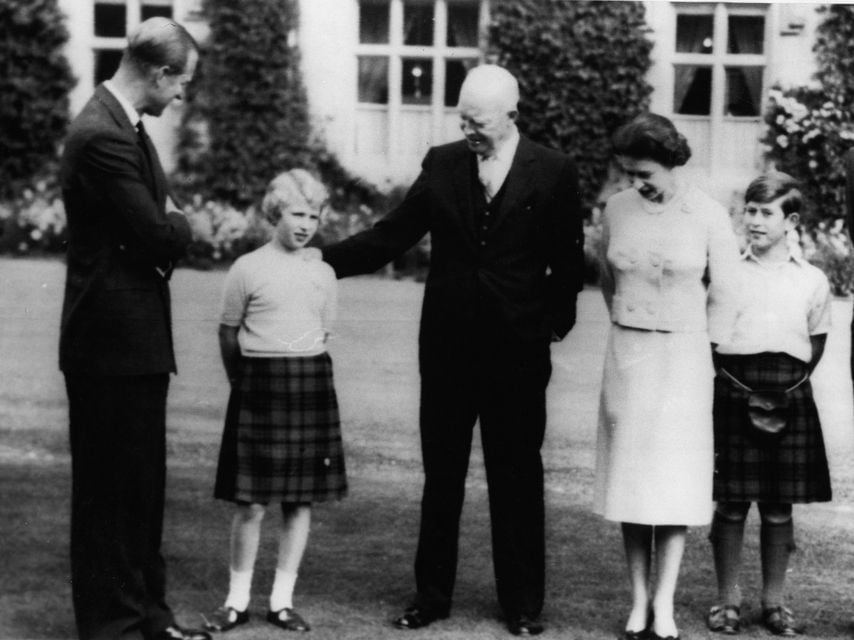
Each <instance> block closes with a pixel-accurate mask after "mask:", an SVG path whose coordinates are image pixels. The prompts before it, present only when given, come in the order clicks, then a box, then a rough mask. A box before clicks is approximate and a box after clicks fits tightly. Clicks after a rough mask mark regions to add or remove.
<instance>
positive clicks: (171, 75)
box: [112, 17, 199, 116]
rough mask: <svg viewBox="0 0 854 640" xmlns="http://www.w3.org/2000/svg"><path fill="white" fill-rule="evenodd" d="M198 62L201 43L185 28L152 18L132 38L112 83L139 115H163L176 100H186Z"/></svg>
mask: <svg viewBox="0 0 854 640" xmlns="http://www.w3.org/2000/svg"><path fill="white" fill-rule="evenodd" d="M198 59H199V51H198V44H196V41H195V40H194V39H193V36H191V35H190V34H189V33H188V32H187V30H186V29H185V28H184V27H182V26H181V25H180V24H178V23H177V22H175V21H173V20H169V19H168V18H161V17H156V18H149V19H148V20H146V21H145V22H143V23H142V24H141V25H139V27H138V28H137V29H136V30H135V31H133V32H132V33H131V34H130V35H129V36H128V44H127V47H126V48H125V51H124V55H123V56H122V61H121V64H120V65H119V68H118V70H117V71H116V73H115V75H114V76H113V78H112V81H113V83H114V85H115V86H116V88H117V89H118V90H119V91H120V92H121V93H122V95H124V96H125V97H126V98H127V99H128V100H130V102H131V103H132V104H133V106H134V107H135V108H136V110H137V111H138V112H139V113H147V114H150V115H153V116H159V115H160V114H161V113H163V110H164V109H165V108H166V107H167V106H168V105H169V103H171V102H172V101H173V100H182V99H183V97H184V90H185V88H186V86H187V84H188V83H189V82H190V80H192V78H193V74H194V73H195V70H196V63H197V62H198Z"/></svg>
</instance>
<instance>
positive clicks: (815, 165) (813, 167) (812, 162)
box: [807, 160, 818, 169]
mask: <svg viewBox="0 0 854 640" xmlns="http://www.w3.org/2000/svg"><path fill="white" fill-rule="evenodd" d="M807 164H809V167H810V169H815V168H816V167H817V166H818V162H816V161H815V160H810V161H809V162H808V163H807Z"/></svg>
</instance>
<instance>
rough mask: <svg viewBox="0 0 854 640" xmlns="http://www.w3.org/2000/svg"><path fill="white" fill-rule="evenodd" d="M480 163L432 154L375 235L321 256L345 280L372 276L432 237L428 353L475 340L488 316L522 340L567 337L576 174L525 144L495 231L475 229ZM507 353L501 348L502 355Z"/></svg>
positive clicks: (575, 246)
mask: <svg viewBox="0 0 854 640" xmlns="http://www.w3.org/2000/svg"><path fill="white" fill-rule="evenodd" d="M474 163H475V156H474V154H473V153H472V152H471V151H470V150H469V149H468V146H467V144H466V142H465V141H459V142H454V143H451V144H446V145H443V146H440V147H434V148H432V149H430V151H429V152H428V153H427V156H426V157H425V158H424V161H423V163H422V171H421V174H420V176H419V177H418V179H417V180H416V181H415V183H414V184H413V185H412V187H411V188H410V189H409V192H408V193H407V195H406V198H405V199H404V201H403V202H402V203H401V204H400V206H398V207H397V208H396V209H394V210H393V211H392V212H390V213H389V214H388V215H386V216H385V217H384V218H383V219H382V220H380V221H379V222H378V223H377V224H376V225H375V226H374V227H373V228H371V229H368V230H366V231H363V232H361V233H358V234H356V235H355V236H353V237H351V238H349V239H347V240H344V241H343V242H341V243H338V244H336V245H333V246H331V247H328V248H326V249H324V252H323V254H324V259H325V260H326V261H327V262H329V264H331V265H332V267H333V268H334V269H335V271H336V273H337V275H338V277H344V276H349V275H353V274H357V273H368V272H372V271H375V270H376V269H378V268H379V267H381V266H382V265H383V264H385V263H387V262H389V261H390V260H392V259H393V258H395V257H396V256H398V255H400V254H401V253H403V252H404V251H405V250H406V249H408V248H409V247H411V246H412V245H413V244H415V243H416V242H417V241H418V240H419V239H420V238H421V237H422V236H423V235H424V234H425V233H427V232H428V231H429V232H430V234H431V237H430V238H431V257H430V271H429V275H428V277H427V282H426V285H425V292H424V304H423V307H422V316H421V346H422V353H423V349H424V347H425V346H432V345H436V346H438V345H439V344H440V343H442V342H443V341H445V340H447V339H449V338H451V337H453V336H459V335H462V336H465V337H470V336H472V335H473V333H472V332H475V333H476V332H478V331H479V329H480V327H479V326H478V323H479V322H482V320H483V314H479V313H478V311H479V309H483V308H488V309H490V310H494V316H495V317H494V321H495V322H496V323H499V324H501V325H504V326H506V327H508V328H509V329H511V330H512V331H513V332H514V333H515V335H517V336H518V337H519V338H521V339H522V340H539V339H545V340H548V339H549V338H550V337H551V336H552V334H553V333H554V334H555V335H557V336H559V337H563V336H565V335H566V333H567V332H568V331H569V330H570V329H571V328H572V326H573V324H574V322H575V300H576V296H577V293H578V291H579V290H580V289H581V287H582V283H583V271H584V256H583V232H582V216H581V206H580V199H579V190H578V178H577V173H576V170H575V166H574V165H573V163H572V161H571V160H570V159H569V158H568V157H567V156H566V155H564V154H562V153H558V152H556V151H553V150H550V149H547V148H545V147H542V146H540V145H537V144H535V143H533V142H531V141H530V140H528V139H527V138H525V137H524V136H523V137H522V138H521V140H520V141H519V146H518V148H517V151H516V155H515V157H514V159H513V163H512V165H511V168H510V173H509V174H508V176H507V180H506V182H505V184H504V187H502V190H503V196H502V197H501V200H500V205H499V209H498V211H497V213H496V214H495V217H494V219H493V220H492V222H491V225H490V228H489V230H488V231H487V232H486V233H482V232H480V231H479V230H478V229H477V228H476V225H475V219H476V207H478V206H481V207H482V206H483V204H482V203H481V204H480V205H479V204H478V200H477V198H476V197H473V194H474V193H475V191H474V189H473V188H472V182H473V181H474V180H476V177H475V176H476V168H475V164H474ZM498 348H500V346H499V347H498Z"/></svg>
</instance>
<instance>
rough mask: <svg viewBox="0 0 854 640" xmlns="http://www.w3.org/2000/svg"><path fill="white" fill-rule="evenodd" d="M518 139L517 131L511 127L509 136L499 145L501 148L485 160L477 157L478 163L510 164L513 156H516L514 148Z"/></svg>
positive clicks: (517, 143) (497, 148) (496, 149)
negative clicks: (491, 161) (488, 161)
mask: <svg viewBox="0 0 854 640" xmlns="http://www.w3.org/2000/svg"><path fill="white" fill-rule="evenodd" d="M519 138H520V136H519V129H518V128H516V127H513V131H512V132H511V133H510V136H509V137H508V138H507V139H506V140H505V141H504V142H503V143H501V146H499V147H496V148H495V153H493V154H492V155H491V156H489V157H487V158H484V157H482V156H478V157H477V160H478V162H484V161H486V160H495V161H497V162H501V163H504V164H510V162H512V160H513V156H515V155H516V148H517V147H518V146H519Z"/></svg>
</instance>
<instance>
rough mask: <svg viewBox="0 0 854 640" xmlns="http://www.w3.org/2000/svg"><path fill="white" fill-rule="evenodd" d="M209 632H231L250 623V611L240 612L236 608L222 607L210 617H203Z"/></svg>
mask: <svg viewBox="0 0 854 640" xmlns="http://www.w3.org/2000/svg"><path fill="white" fill-rule="evenodd" d="M202 618H204V621H205V629H207V630H208V631H219V632H224V631H230V630H231V629H234V627H237V626H240V625H241V624H246V623H247V622H249V610H248V609H244V610H243V611H238V610H237V609H235V608H234V607H225V606H223V607H220V608H219V609H217V610H216V611H214V612H213V613H212V614H210V615H209V616H205V615H202Z"/></svg>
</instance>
